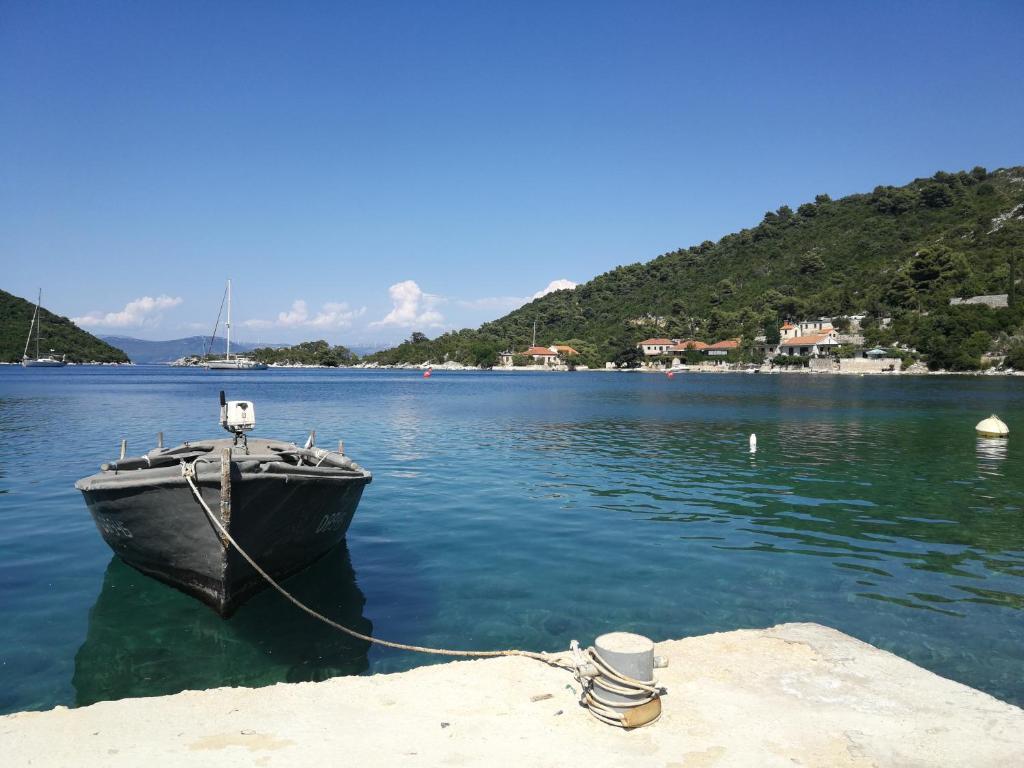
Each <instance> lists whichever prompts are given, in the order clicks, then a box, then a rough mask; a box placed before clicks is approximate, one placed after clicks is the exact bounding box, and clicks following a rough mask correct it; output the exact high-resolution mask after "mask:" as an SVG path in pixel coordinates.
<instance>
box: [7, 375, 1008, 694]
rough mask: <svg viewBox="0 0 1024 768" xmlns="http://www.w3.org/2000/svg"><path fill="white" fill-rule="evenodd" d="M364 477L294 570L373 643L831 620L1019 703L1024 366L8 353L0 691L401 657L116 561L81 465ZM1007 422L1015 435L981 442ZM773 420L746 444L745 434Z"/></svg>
mask: <svg viewBox="0 0 1024 768" xmlns="http://www.w3.org/2000/svg"><path fill="white" fill-rule="evenodd" d="M221 388H226V389H227V390H228V393H229V395H230V396H233V397H236V398H245V399H253V400H255V402H256V412H257V419H258V430H257V434H261V435H265V436H275V437H281V438H288V439H293V440H302V439H304V438H305V435H306V433H307V431H308V430H309V429H313V428H315V429H316V430H317V433H318V435H319V441H320V444H321V445H333V444H335V441H336V440H338V439H339V438H341V439H344V440H345V446H346V450H347V452H348V453H349V454H350V455H351V456H352V457H353V458H355V459H356V460H357V461H359V462H360V463H362V464H363V465H365V466H366V467H367V468H369V469H370V470H372V471H373V472H374V482H373V484H372V485H370V486H369V487H368V488H367V491H366V493H365V495H364V496H363V501H362V504H361V505H360V507H359V510H358V512H357V514H356V518H355V521H354V523H353V525H352V528H351V530H350V532H349V536H348V546H347V549H339V550H338V551H337V552H335V553H333V554H332V555H331V556H329V557H328V558H325V559H324V560H322V561H320V562H319V563H317V564H316V565H315V566H314V567H313V568H311V569H309V570H308V571H306V572H305V573H303V574H300V575H299V576H297V577H295V578H294V579H292V580H291V581H289V585H290V587H291V588H292V589H293V590H294V591H295V592H296V593H297V594H298V595H300V596H301V597H302V598H303V599H304V600H307V601H308V602H310V603H311V604H313V605H314V606H315V607H317V608H318V609H320V610H322V611H324V612H326V613H328V614H329V615H331V616H333V617H335V618H338V619H339V620H341V621H344V622H347V623H349V624H352V625H354V626H358V627H359V628H362V629H363V630H364V631H365V630H370V629H372V631H373V632H375V633H376V634H378V635H379V636H381V637H385V638H389V639H395V640H400V641H404V642H410V643H416V644H423V645H438V646H445V647H453V648H504V647H521V648H533V649H548V650H554V649H560V648H565V647H566V646H567V645H568V643H569V641H570V640H571V639H572V638H578V639H580V640H581V641H584V642H589V641H591V640H592V639H593V637H594V636H595V635H597V634H600V633H602V632H605V631H609V630H612V629H630V630H634V631H638V632H642V633H644V634H647V635H650V636H652V637H654V638H658V639H661V638H674V637H681V636H684V635H693V634H701V633H706V632H713V631H719V630H731V629H736V628H740V627H762V626H768V625H771V624H775V623H778V622H783V621H816V622H821V623H823V624H827V625H830V626H833V627H837V628H838V629H841V630H843V631H844V632H848V633H849V634H851V635H854V636H856V637H858V638H860V639H862V640H865V641H867V642H869V643H872V644H874V645H877V646H880V647H882V648H886V649H888V650H891V651H893V652H894V653H897V654H899V655H900V656H903V657H905V658H907V659H910V660H912V661H914V662H916V663H918V664H920V665H922V666H924V667H927V668H928V669H931V670H934V671H935V672H937V673H939V674H942V675H945V676H947V677H951V678H953V679H955V680H959V681H962V682H964V683H967V684H969V685H972V686H976V687H978V688H981V689H983V690H985V691H988V692H990V693H992V694H994V695H996V696H998V697H1000V698H1002V699H1004V700H1007V701H1011V702H1014V703H1017V704H1022V703H1024V642H1022V641H1024V471H1022V469H1024V380H1021V379H1004V378H995V377H993V378H967V377H955V378H954V377H950V378H937V377H921V378H918V377H904V378H871V377H863V378H858V377H827V376H821V377H810V376H795V375H794V376H749V375H679V376H676V377H675V378H674V379H667V378H666V377H663V376H650V375H640V374H635V375H627V374H604V373H590V374H585V373H577V374H565V375H559V374H530V373H513V374H509V373H445V372H437V373H435V374H434V376H433V378H431V379H429V380H424V379H422V378H421V376H420V375H419V374H418V373H416V372H408V373H407V372H397V371H395V372H384V371H297V370H280V371H277V370H271V371H264V372H254V373H247V374H242V375H239V374H231V373H221V374H216V373H206V372H203V371H198V370H188V369H166V368H159V367H138V368H134V369H110V368H67V369H63V370H50V371H46V370H43V371H33V370H23V369H20V368H13V367H3V368H0V611H2V617H3V621H0V680H2V685H0V712H10V711H15V710H22V709H42V708H48V707H52V706H54V705H56V704H66V705H72V706H73V705H81V704H87V703H91V702H94V701H98V700H103V699H114V698H122V697H125V696H144V695H156V694H164V693H171V692H175V691H178V690H182V689H187V688H206V687H213V686H220V685H263V684H269V683H273V682H277V681H283V680H289V681H297V680H315V679H322V678H324V677H330V676H333V675H338V674H363V673H368V672H382V671H394V670H401V669H406V668H408V667H411V666H415V665H419V664H424V663H432V662H433V661H434V659H432V658H430V657H424V656H420V655H413V654H404V653H401V652H397V651H390V650H387V649H379V648H376V647H374V648H370V649H368V648H366V647H365V646H364V645H362V644H361V643H355V642H353V641H351V640H349V639H347V638H345V637H343V636H340V635H337V634H336V633H333V632H331V631H330V630H327V629H324V628H322V627H320V626H319V625H317V624H315V623H314V622H313V621H312V620H311V619H307V618H306V617H304V616H303V615H301V614H299V613H298V612H297V611H296V610H295V609H294V608H292V607H291V606H289V605H287V604H285V603H284V602H283V601H282V599H281V598H280V597H278V596H277V595H274V594H272V593H264V594H262V595H260V596H259V597H257V598H255V599H254V600H252V601H251V602H250V603H248V604H247V605H245V606H243V608H242V609H241V610H239V612H238V613H237V614H236V615H235V616H234V617H233V618H232V619H230V620H228V621H222V620H220V619H218V618H217V617H216V616H215V615H214V614H213V612H212V611H210V610H209V609H208V608H206V607H205V606H203V605H201V604H200V603H198V602H196V601H194V600H191V599H190V598H187V597H185V596H183V595H181V594H179V593H177V592H176V591H174V590H172V589H170V588H168V587H165V586H163V585H161V584H158V583H156V582H154V581H152V580H150V579H148V578H146V577H144V576H141V575H139V574H137V573H136V572H135V571H133V570H132V569H131V568H129V567H127V566H125V565H124V564H122V563H121V562H120V561H117V560H114V559H113V558H112V556H111V554H110V551H109V550H108V549H107V548H106V546H105V545H104V544H103V542H102V540H101V539H100V537H99V534H98V533H97V532H96V529H95V528H94V526H93V524H92V521H91V519H90V517H89V514H88V512H87V511H86V508H85V505H84V503H83V501H82V499H81V497H80V495H79V494H78V492H77V491H75V490H74V489H73V487H72V484H73V483H74V481H75V480H76V479H77V478H78V477H81V476H84V475H86V474H90V473H92V472H93V471H95V468H96V466H97V465H98V464H99V463H100V462H102V461H105V460H109V459H110V458H111V457H113V456H114V455H115V453H116V451H117V446H118V442H119V440H120V439H121V438H122V437H126V438H127V439H128V443H129V452H130V453H136V452H141V451H143V450H146V449H148V448H149V447H151V446H152V445H153V444H154V442H155V434H156V432H157V431H158V430H163V431H164V433H165V435H166V438H167V440H168V441H169V442H180V441H182V440H186V439H195V438H199V437H203V436H210V435H214V434H216V432H217V431H218V428H217V426H216V416H217V392H218V390H219V389H221ZM992 412H995V413H998V414H1000V415H1001V416H1002V417H1003V419H1004V420H1005V421H1007V422H1008V423H1009V424H1010V426H1011V429H1013V430H1014V431H1015V433H1017V434H1015V435H1014V436H1013V437H1012V438H1011V439H1010V440H1009V441H1008V442H1007V443H992V442H980V443H979V442H978V441H977V440H976V438H975V437H974V432H973V427H974V424H975V423H976V422H977V421H978V420H980V419H981V418H983V417H985V416H987V415H989V413H992ZM750 432H756V433H757V435H758V444H759V450H758V453H757V454H756V456H751V455H750V454H749V452H748V450H747V436H748V434H749V433H750Z"/></svg>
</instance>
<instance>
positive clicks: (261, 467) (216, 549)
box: [75, 392, 372, 617]
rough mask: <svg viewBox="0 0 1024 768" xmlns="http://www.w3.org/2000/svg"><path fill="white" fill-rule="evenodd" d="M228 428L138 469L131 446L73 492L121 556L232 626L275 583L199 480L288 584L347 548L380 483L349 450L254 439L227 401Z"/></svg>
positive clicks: (224, 421) (247, 415) (140, 459)
mask: <svg viewBox="0 0 1024 768" xmlns="http://www.w3.org/2000/svg"><path fill="white" fill-rule="evenodd" d="M221 425H222V426H223V427H224V428H225V429H227V430H228V431H230V432H232V433H233V435H234V436H233V437H232V438H226V439H218V440H204V441H200V442H186V443H183V444H181V445H179V446H176V447H173V448H167V449H165V448H163V446H162V444H158V447H157V448H155V449H154V450H152V451H149V452H148V453H146V454H144V455H142V456H137V457H130V458H129V457H125V455H124V443H122V454H121V458H120V459H118V460H117V461H114V462H111V463H108V464H103V465H102V467H101V471H100V472H99V473H97V474H94V475H90V476H89V477H85V478H82V479H81V480H79V481H78V482H76V483H75V487H76V488H77V489H78V490H80V491H81V492H82V495H83V496H84V497H85V502H86V504H87V505H88V507H89V512H90V513H91V514H92V517H93V520H94V521H95V523H96V527H97V528H98V529H99V532H100V534H101V535H102V536H103V539H104V541H106V543H107V545H108V546H109V547H110V548H111V549H112V550H113V551H114V553H115V554H117V555H118V556H119V557H120V558H121V559H122V560H124V561H125V562H126V563H128V564H129V565H131V566H132V567H134V568H136V569H137V570H139V571H141V572H143V573H145V574H147V575H149V576H153V577H154V578H157V579H159V580H161V581H163V582H165V583H167V584H170V585H171V586H174V587H176V588H178V589H180V590H182V591H183V592H186V593H187V594H189V595H192V596H193V597H196V598H198V599H199V600H202V601H203V602H205V603H207V604H208V605H210V606H211V607H212V608H213V609H214V610H215V611H217V613H219V614H220V615H221V616H225V617H226V616H229V615H231V613H233V612H234V610H235V609H237V608H238V606H239V605H241V604H242V603H244V602H245V601H246V600H247V599H248V598H250V597H251V596H252V595H254V594H256V593H257V592H259V591H261V590H262V589H264V588H265V587H266V582H265V581H264V579H263V577H261V576H260V575H259V574H258V573H257V572H256V571H255V570H254V569H253V568H252V567H251V566H250V565H249V564H248V563H247V562H245V560H244V559H243V558H242V557H240V556H239V554H238V552H237V551H236V550H235V549H234V548H232V547H231V546H230V545H229V543H228V541H226V540H225V539H224V537H222V536H221V535H220V534H219V533H218V531H217V530H216V529H215V527H214V526H213V524H212V522H211V520H210V519H209V518H208V517H207V514H206V512H205V511H204V509H203V506H202V505H201V504H199V503H198V500H197V498H196V497H195V496H194V495H193V490H192V488H190V482H189V481H190V480H191V482H192V483H194V484H195V486H196V487H197V490H196V493H198V494H199V495H201V497H202V499H203V501H204V503H205V504H206V505H207V506H208V507H209V508H210V509H211V510H219V515H218V517H219V521H220V523H221V525H223V526H224V528H225V529H226V530H227V531H228V533H229V534H230V536H231V537H233V538H234V539H235V540H237V541H238V542H239V543H240V544H241V545H242V546H243V547H244V549H245V550H246V551H247V552H249V553H250V554H251V555H252V557H253V558H254V559H255V560H256V562H257V563H258V564H259V565H260V566H261V567H262V568H263V569H264V570H266V571H267V572H268V573H269V574H270V575H271V576H273V577H274V578H275V579H278V580H280V579H283V578H286V577H288V576H290V575H292V574H294V573H297V572H299V571H301V570H303V569H304V568H306V567H307V566H309V565H310V564H311V563H313V562H314V561H316V560H317V559H319V558H320V557H322V556H323V555H324V554H326V553H327V552H328V551H330V550H331V549H332V548H334V547H335V546H337V545H338V544H339V542H341V540H342V539H343V538H344V537H345V533H346V531H347V530H348V526H349V524H350V523H351V521H352V516H353V515H354V514H355V511H356V507H357V506H358V504H359V501H360V499H361V497H362V494H363V489H364V488H365V486H366V485H367V484H368V483H369V482H370V481H371V479H372V476H371V474H370V473H369V472H368V471H366V470H365V469H363V468H362V467H360V466H359V465H358V464H356V463H355V462H353V461H352V460H351V459H350V458H348V457H347V456H345V455H344V454H343V453H342V452H341V450H340V449H339V451H326V450H323V449H321V448H317V447H315V446H314V445H313V436H312V434H311V435H310V439H309V440H308V441H307V443H306V445H305V446H303V447H299V446H297V445H296V444H295V443H286V442H284V441H281V440H267V439H262V438H254V439H247V435H246V432H247V431H248V430H250V429H252V428H253V427H254V426H255V416H254V409H253V405H252V403H251V402H247V401H232V402H227V401H225V400H224V393H223V392H222V393H221ZM158 443H162V439H161V440H160V441H158ZM186 474H187V475H188V477H186Z"/></svg>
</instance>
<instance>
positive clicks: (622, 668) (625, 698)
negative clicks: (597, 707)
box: [593, 632, 666, 728]
mask: <svg viewBox="0 0 1024 768" xmlns="http://www.w3.org/2000/svg"><path fill="white" fill-rule="evenodd" d="M594 650H595V651H597V654H598V656H600V658H601V660H602V661H604V663H605V664H606V665H608V666H609V667H611V669H613V670H614V671H615V672H617V673H618V674H620V675H623V676H625V677H631V678H633V679H634V680H640V681H643V682H653V680H654V667H655V658H654V642H653V641H652V640H650V639H649V638H646V637H644V636H643V635H636V634H633V633H632V632H610V633H608V634H606V635H601V636H600V637H599V638H597V639H596V640H595V641H594ZM658 661H659V662H661V663H659V664H658V666H665V663H666V662H664V660H662V659H658ZM593 684H594V691H593V693H594V696H595V697H596V698H597V699H598V700H599V701H600V702H601V703H603V704H605V705H606V706H608V707H610V708H611V709H612V710H614V711H615V712H617V713H618V714H619V715H620V716H621V718H622V724H623V725H624V726H625V727H626V728H636V727H638V726H641V725H646V724H647V723H650V722H653V721H654V720H657V719H658V717H659V716H660V715H661V698H660V697H659V696H657V695H655V696H654V698H653V699H651V700H650V701H645V700H646V699H648V698H650V693H648V692H646V691H637V692H635V693H628V694H624V693H621V692H620V691H621V687H622V686H621V685H619V684H618V683H617V682H616V681H615V680H612V679H608V678H606V677H605V675H604V674H603V673H601V672H598V674H597V676H595V677H594V679H593Z"/></svg>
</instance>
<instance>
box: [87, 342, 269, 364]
mask: <svg viewBox="0 0 1024 768" xmlns="http://www.w3.org/2000/svg"><path fill="white" fill-rule="evenodd" d="M100 338H101V339H103V341H105V342H107V343H108V344H112V345H113V346H115V347H117V348H118V349H123V350H124V351H125V354H127V355H128V357H130V358H131V360H132V362H133V363H136V364H141V365H146V364H150V363H173V362H174V361H175V360H177V359H178V358H181V357H189V356H190V355H203V354H206V350H207V347H208V346H209V344H210V337H209V336H188V337H187V338H184V339H170V340H168V341H148V340H146V339H133V338H131V337H129V336H100ZM224 345H225V340H224V339H223V338H221V337H219V336H218V337H217V338H216V339H214V341H213V352H214V354H217V353H220V354H223V353H224ZM257 346H262V347H279V346H283V345H281V344H259V345H257V344H248V343H246V342H244V341H233V342H231V351H232V352H251V351H252V350H254V349H256V347H257Z"/></svg>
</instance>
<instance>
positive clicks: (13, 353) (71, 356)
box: [0, 291, 128, 363]
mask: <svg viewBox="0 0 1024 768" xmlns="http://www.w3.org/2000/svg"><path fill="white" fill-rule="evenodd" d="M35 308H36V305H35V303H34V302H31V301H26V300H25V299H22V298H19V297H17V296H14V295H12V294H10V293H7V292H6V291H0V360H2V361H4V362H9V363H14V362H20V361H21V356H22V354H23V353H24V351H25V339H26V337H27V336H28V330H29V325H30V324H31V322H32V313H33V312H34V311H35ZM40 314H41V315H42V323H43V325H42V336H41V337H40V341H39V350H40V353H41V354H43V355H45V354H48V353H49V352H50V350H51V349H52V350H53V351H54V352H55V353H56V354H57V356H60V355H67V360H68V362H72V363H90V362H97V363H127V362H128V356H127V355H125V353H124V352H122V351H121V350H120V349H118V348H117V347H112V346H111V345H110V344H107V343H106V342H105V341H101V340H100V339H98V338H96V337H95V336H93V335H92V334H91V333H87V332H86V331H83V330H82V329H81V328H79V327H78V326H77V325H75V324H74V323H72V322H71V321H70V320H68V319H67V318H66V317H61V316H60V315H55V314H53V313H52V312H50V311H49V310H47V309H46V308H45V307H42V308H40ZM29 354H30V355H34V354H35V334H33V337H32V346H31V348H30V350H29Z"/></svg>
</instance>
